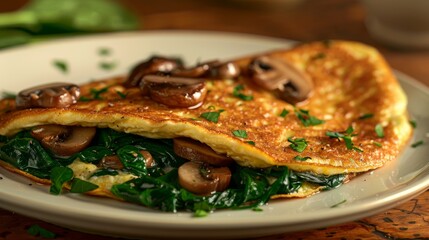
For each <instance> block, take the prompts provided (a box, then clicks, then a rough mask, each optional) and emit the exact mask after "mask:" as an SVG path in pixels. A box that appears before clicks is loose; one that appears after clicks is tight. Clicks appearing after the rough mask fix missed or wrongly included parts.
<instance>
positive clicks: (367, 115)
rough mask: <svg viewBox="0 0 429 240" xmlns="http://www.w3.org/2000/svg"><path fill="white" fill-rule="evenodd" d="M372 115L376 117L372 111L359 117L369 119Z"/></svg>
mask: <svg viewBox="0 0 429 240" xmlns="http://www.w3.org/2000/svg"><path fill="white" fill-rule="evenodd" d="M372 117H374V114H372V113H365V114H362V115H361V116H360V117H359V119H360V120H363V119H368V118H372Z"/></svg>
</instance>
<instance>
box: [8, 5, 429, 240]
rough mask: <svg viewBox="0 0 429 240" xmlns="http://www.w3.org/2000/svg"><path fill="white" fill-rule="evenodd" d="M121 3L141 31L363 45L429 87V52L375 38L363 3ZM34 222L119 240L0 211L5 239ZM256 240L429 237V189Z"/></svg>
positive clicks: (15, 239) (75, 235)
mask: <svg viewBox="0 0 429 240" xmlns="http://www.w3.org/2000/svg"><path fill="white" fill-rule="evenodd" d="M119 1H120V2H121V3H122V4H123V5H124V6H126V7H128V8H129V9H130V10H131V11H133V12H135V13H136V14H137V15H138V17H139V19H140V22H141V31H146V30H158V29H163V30H168V29H186V30H210V31H224V32H240V33H249V34H257V35H264V36H271V37H278V38H284V39H293V40H297V41H304V42H305V41H313V40H325V39H345V40H353V41H360V42H364V43H367V44H370V45H373V46H375V47H377V48H378V49H379V50H380V51H381V53H382V54H383V55H384V56H385V58H386V59H387V61H388V63H389V64H390V65H391V66H392V67H393V68H395V69H397V70H399V71H401V72H404V73H406V74H407V75H409V76H411V77H413V78H415V79H417V80H418V81H420V82H422V83H423V84H425V85H426V86H429V51H428V50H404V49H395V48H391V47H388V46H385V45H383V44H380V43H378V42H377V41H375V40H374V39H372V38H371V36H370V35H369V34H368V32H367V30H366V28H365V24H364V22H365V10H364V9H363V7H362V6H361V5H360V2H359V1H358V0H347V1H344V0H289V1H287V0H284V1H278V0H272V1H262V0H206V1H201V0H181V1H171V0H156V1H153V0H119ZM26 2H27V1H26V0H15V1H1V3H0V12H2V11H10V10H14V9H17V8H19V7H20V6H22V5H23V4H24V3H26ZM268 2H271V3H270V4H268ZM0 208H1V206H0ZM35 224H38V225H40V226H42V227H44V228H46V229H48V230H49V231H52V232H54V233H55V234H56V239H93V240H98V239H111V240H113V239H116V238H109V237H103V236H97V235H91V234H86V233H81V232H77V231H74V230H70V229H65V228H62V227H59V226H56V225H53V224H50V223H46V222H43V221H40V220H37V219H33V218H29V217H25V216H22V215H19V214H16V213H13V212H10V211H7V210H0V240H1V239H5V240H21V239H40V237H39V238H37V237H32V236H30V235H29V234H28V233H27V230H28V228H29V227H30V226H32V225H35ZM258 239H259V240H272V239H429V191H426V192H424V193H423V194H421V195H419V196H416V197H414V198H413V199H411V200H409V201H407V202H405V203H403V204H401V205H399V206H397V207H394V208H392V209H390V210H388V211H385V212H382V213H379V214H377V215H374V216H370V217H367V218H364V219H360V220H356V221H353V222H348V223H344V224H339V225H335V226H330V227H326V228H322V229H313V230H307V231H301V232H295V233H285V234H280V235H274V236H266V237H262V238H258Z"/></svg>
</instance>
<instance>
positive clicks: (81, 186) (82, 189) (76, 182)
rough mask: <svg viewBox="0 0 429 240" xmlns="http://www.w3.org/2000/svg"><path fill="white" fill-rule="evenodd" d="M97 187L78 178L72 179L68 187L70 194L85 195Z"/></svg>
mask: <svg viewBox="0 0 429 240" xmlns="http://www.w3.org/2000/svg"><path fill="white" fill-rule="evenodd" d="M97 188H98V186H97V185H96V184H93V183H91V182H88V181H84V180H82V179H79V178H75V179H73V181H72V183H71V187H70V192H72V193H86V192H89V191H92V190H95V189H97Z"/></svg>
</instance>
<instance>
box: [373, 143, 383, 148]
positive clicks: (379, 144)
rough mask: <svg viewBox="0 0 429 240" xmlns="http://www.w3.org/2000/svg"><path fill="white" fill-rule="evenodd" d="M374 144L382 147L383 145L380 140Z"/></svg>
mask: <svg viewBox="0 0 429 240" xmlns="http://www.w3.org/2000/svg"><path fill="white" fill-rule="evenodd" d="M372 144H374V145H375V146H377V147H382V146H383V145H382V144H381V143H380V142H373V143H372Z"/></svg>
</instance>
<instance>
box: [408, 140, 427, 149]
mask: <svg viewBox="0 0 429 240" xmlns="http://www.w3.org/2000/svg"><path fill="white" fill-rule="evenodd" d="M423 143H425V142H424V141H423V140H420V141H417V142H415V143H413V144H411V147H412V148H416V147H418V146H420V145H423Z"/></svg>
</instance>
